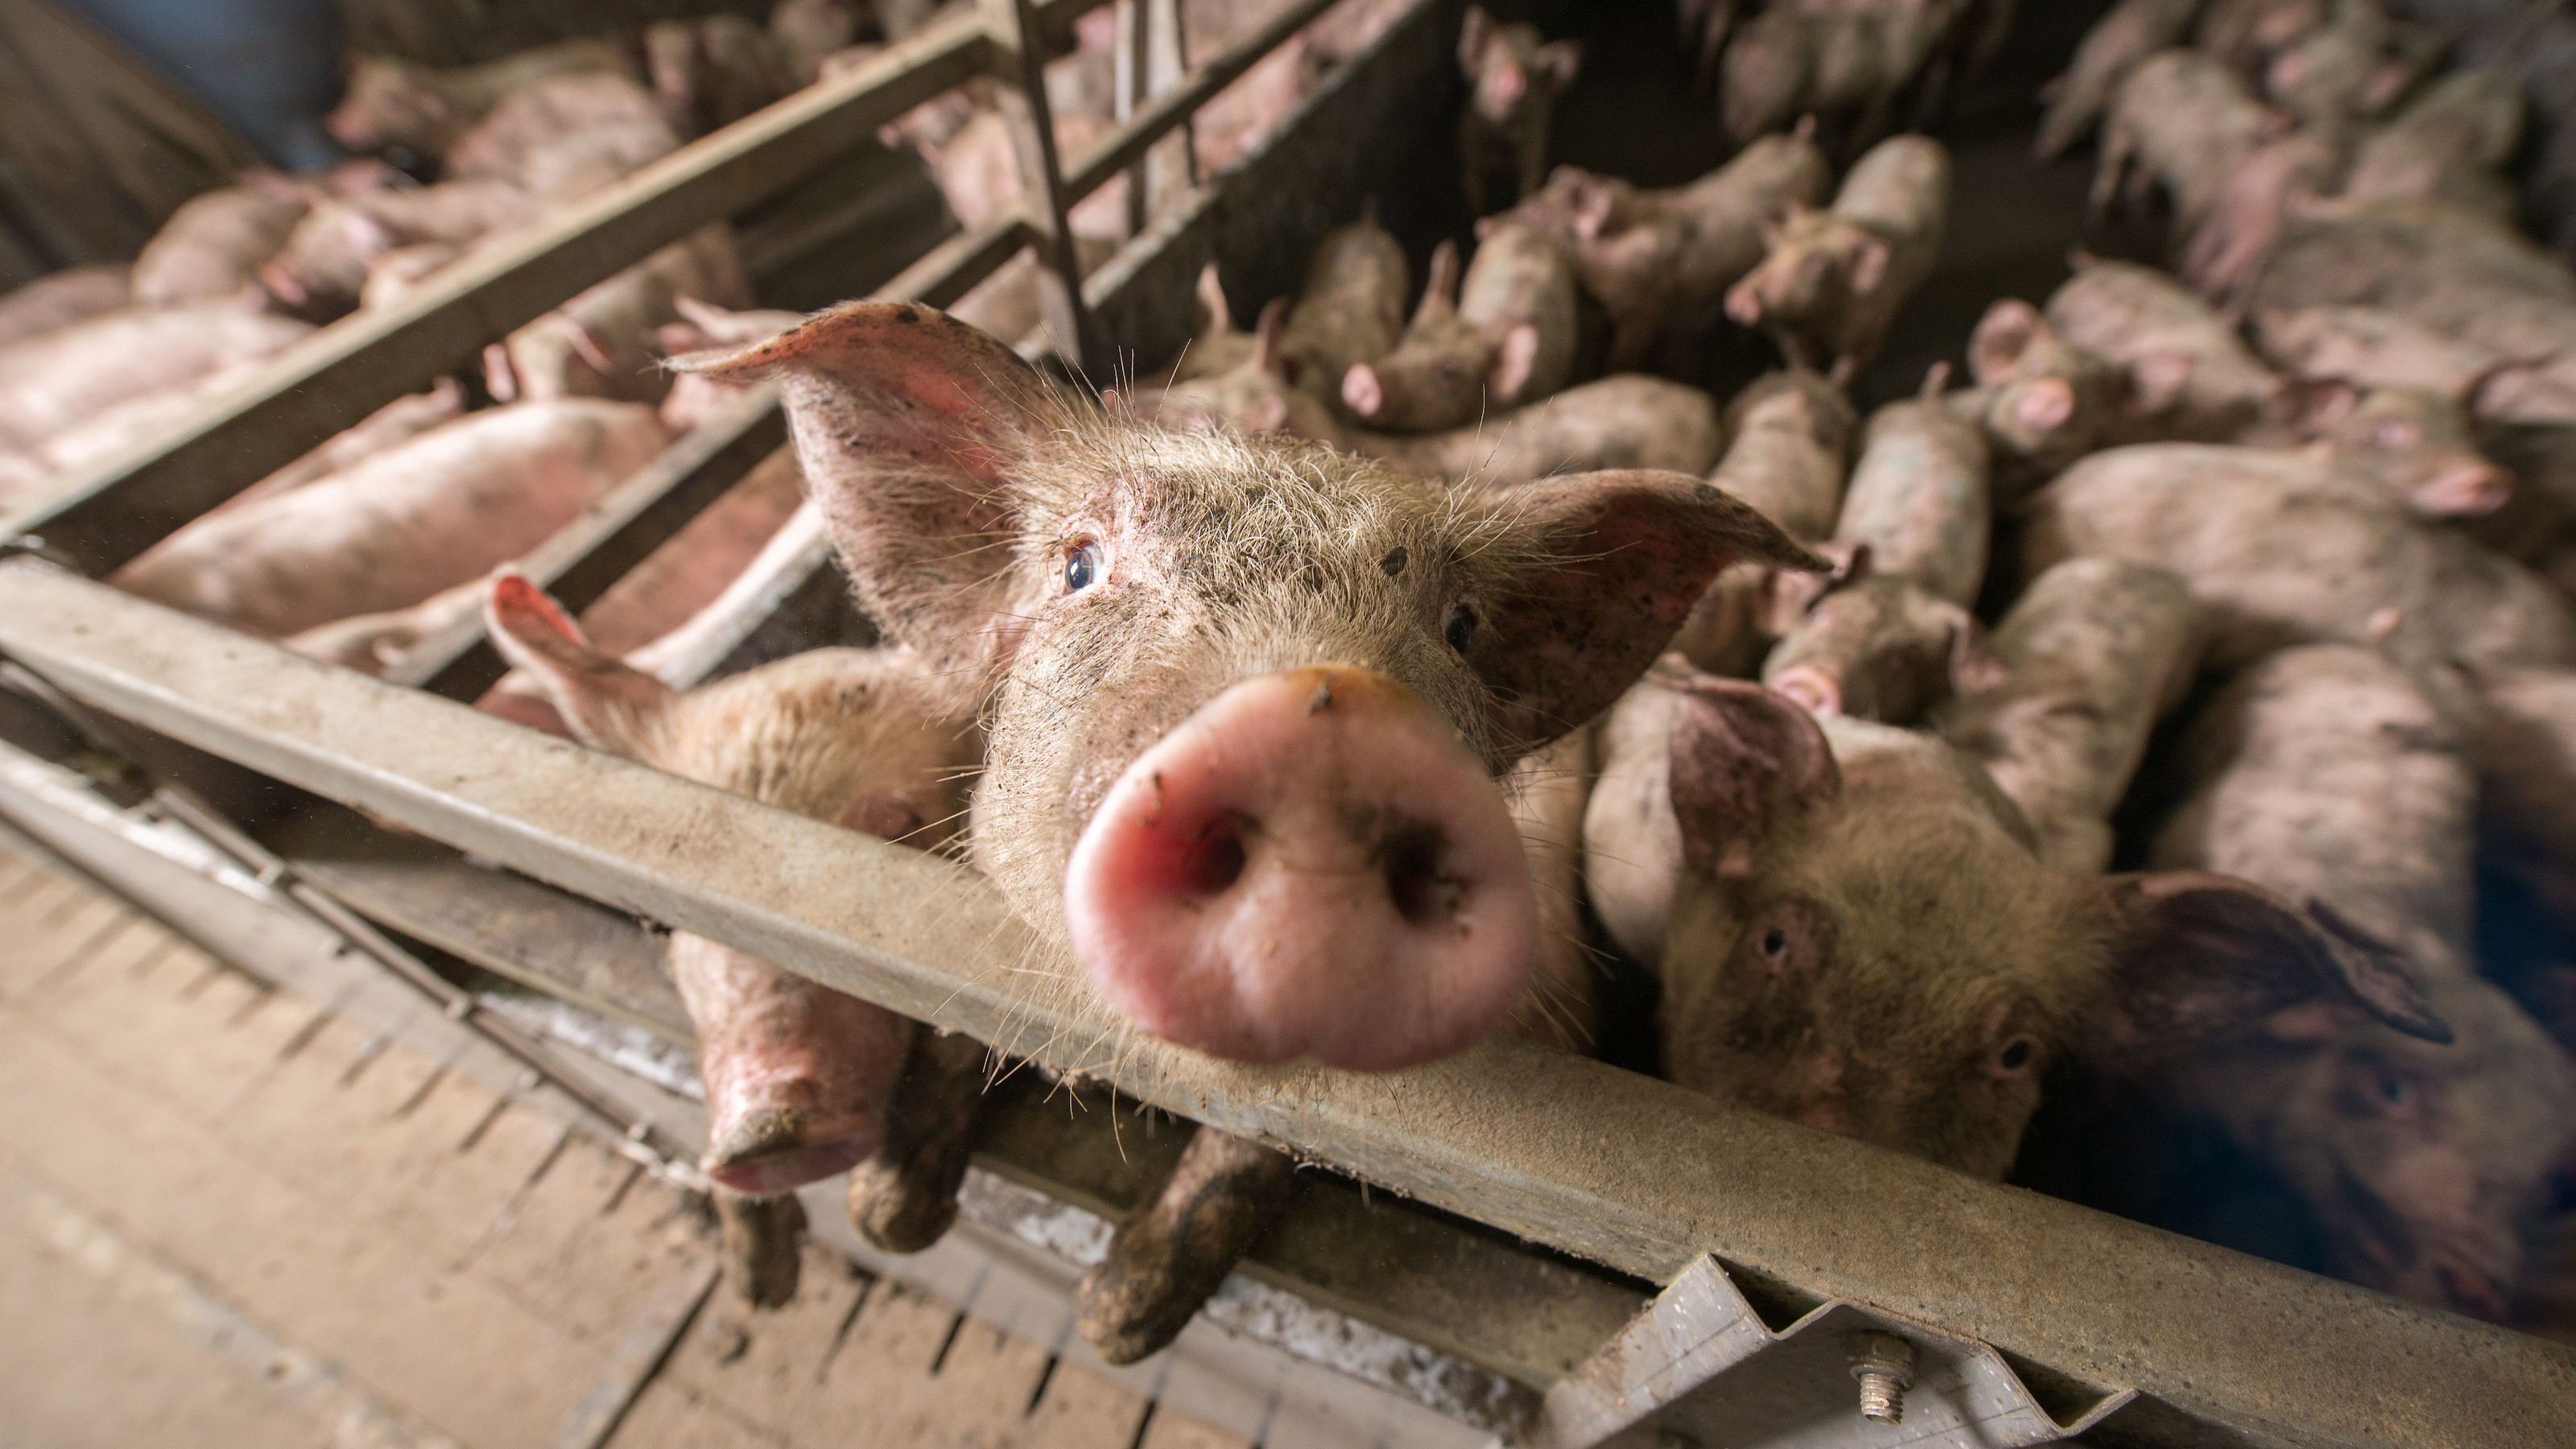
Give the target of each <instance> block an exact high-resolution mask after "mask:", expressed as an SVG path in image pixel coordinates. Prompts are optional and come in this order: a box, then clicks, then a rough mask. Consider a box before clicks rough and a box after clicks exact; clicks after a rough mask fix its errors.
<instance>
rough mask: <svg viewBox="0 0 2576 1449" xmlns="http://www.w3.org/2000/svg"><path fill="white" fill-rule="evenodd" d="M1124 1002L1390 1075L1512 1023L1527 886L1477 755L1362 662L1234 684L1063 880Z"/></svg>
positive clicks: (1108, 819)
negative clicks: (1508, 1021) (1507, 1019)
mask: <svg viewBox="0 0 2576 1449" xmlns="http://www.w3.org/2000/svg"><path fill="white" fill-rule="evenodd" d="M1064 915H1065V922H1066V926H1067V928H1068V932H1069V934H1070V936H1071V939H1072V944H1073V947H1074V951H1075V954H1076V955H1077V956H1078V957H1079V958H1080V960H1081V961H1082V964H1083V967H1084V969H1085V970H1086V971H1087V972H1088V973H1089V975H1090V977H1091V979H1092V980H1093V981H1094V982H1095V983H1096V984H1097V985H1098V986H1099V987H1100V989H1101V991H1102V993H1103V994H1104V995H1105V996H1106V997H1107V998H1108V999H1109V1001H1110V1003H1111V1004H1112V1005H1113V1006H1115V1007H1116V1008H1117V1009H1118V1010H1119V1011H1120V1012H1121V1013H1122V1014H1124V1015H1125V1016H1127V1017H1128V1018H1129V1019H1130V1020H1132V1021H1134V1022H1135V1023H1136V1024H1137V1025H1139V1026H1141V1027H1143V1028H1144V1029H1145V1030H1147V1031H1150V1032H1152V1033H1154V1034H1155V1035H1158V1036H1161V1037H1164V1038H1166V1039H1168V1040H1171V1041H1174V1042H1176V1043H1179V1044H1180V1045H1183V1046H1188V1047H1193V1048H1196V1049H1198V1050H1201V1051H1206V1052H1209V1053H1211V1054H1214V1055H1217V1056H1222V1057H1227V1058H1231V1059H1234V1060H1237V1061H1245V1062H1253V1063H1276V1062H1284V1061H1289V1060H1293V1059H1297V1058H1301V1057H1303V1058H1311V1059H1313V1060H1315V1061H1318V1062H1321V1063H1323V1064H1325V1065H1327V1066H1336V1067H1345V1068H1351V1069H1356V1070H1364V1071H1387V1070H1394V1069H1398V1068H1402V1067H1407V1066H1413V1065H1418V1064H1420V1063H1423V1062H1427V1061H1432V1060H1436V1059H1438V1058H1440V1057H1443V1056H1447V1055H1450V1054H1452V1053H1455V1052H1458V1051H1461V1050H1464V1049H1465V1048H1467V1047H1469V1046H1472V1045H1473V1044H1475V1043H1476V1042H1477V1041H1479V1040H1481V1039H1482V1038H1483V1037H1485V1036H1486V1035H1488V1034H1490V1033H1491V1032H1492V1031H1493V1030H1494V1029H1495V1028H1496V1027H1498V1026H1500V1025H1501V1024H1502V1022H1503V1020H1504V1019H1505V1017H1506V1016H1507V1015H1508V1014H1509V1013H1510V1011H1511V1010H1512V1008H1513V1007H1514V1006H1515V1005H1516V1004H1517V1002H1518V1001H1519V999H1520V997H1521V994H1522V991H1523V989H1524V988H1525V987H1526V985H1527V983H1528V979H1529V974H1530V971H1531V966H1532V962H1533V960H1534V951H1535V946H1536V940H1537V930H1538V925H1537V903H1536V896H1535V893H1534V892H1533V890H1532V888H1531V885H1530V881H1529V875H1528V869H1527V866H1526V865H1525V863H1524V861H1523V858H1522V854H1521V842H1520V836H1519V832H1518V830H1517V828H1516V827H1515V826H1514V825H1513V822H1512V819H1511V816H1510V814H1509V812H1508V811H1507V810H1506V809H1505V808H1504V806H1503V802H1502V798H1501V796H1500V794H1499V793H1498V791H1497V790H1496V788H1495V786H1494V784H1493V782H1492V780H1491V778H1490V777H1489V776H1488V775H1487V774H1486V772H1485V768H1484V765H1483V764H1482V762H1480V761H1479V760H1478V759H1477V758H1476V757H1475V756H1474V755H1473V754H1472V753H1470V752H1469V751H1468V749H1467V748H1466V746H1465V745H1464V744H1463V743H1462V742H1461V741H1460V740H1459V738H1458V736H1457V732H1456V731H1455V730H1454V729H1452V728H1451V727H1450V725H1449V724H1448V723H1447V721H1446V720H1444V719H1443V718H1442V717H1441V716H1440V715H1439V714H1438V713H1437V712H1436V711H1434V710H1432V709H1431V708H1430V707H1429V706H1427V705H1425V704H1424V703H1423V702H1422V701H1421V699H1420V698H1419V697H1417V696H1416V695H1414V694H1413V693H1412V692H1411V691H1410V690H1407V689H1405V688H1404V687H1403V686H1402V685H1400V684H1397V683H1396V682H1394V681H1393V680H1391V679H1388V678H1386V677H1385V676H1383V675H1379V674H1375V673H1372V672H1369V671H1365V670H1359V669H1349V668H1337V667H1329V666H1327V667H1317V668H1307V669H1298V670H1291V671H1287V672H1283V673H1278V674H1269V675H1262V676H1258V677H1255V678H1252V679H1248V680H1244V681H1242V682H1240V683H1237V684H1235V685H1233V686H1231V687H1229V688H1228V689H1226V690H1225V691H1224V692H1223V693H1221V694H1219V695H1218V696H1217V697H1216V698H1214V699H1212V700H1210V701H1209V702H1208V703H1207V704H1205V705H1203V706H1201V707H1200V708H1199V709H1198V710H1197V711H1195V712H1194V713H1192V714H1191V715H1190V716H1189V717H1188V718H1187V719H1185V720H1183V721H1182V722H1181V723H1180V724H1179V725H1178V726H1176V727H1175V728H1173V729H1172V730H1171V731H1170V732H1169V733H1167V734H1166V735H1164V736H1163V737H1162V738H1161V739H1160V740H1159V741H1157V742H1156V743H1155V744H1154V745H1153V746H1152V747H1151V748H1149V749H1147V750H1146V751H1145V752H1144V753H1143V754H1141V755H1139V756H1138V757H1137V758H1136V759H1135V760H1134V761H1132V762H1131V763H1130V764H1129V765H1128V766H1127V768H1126V769H1125V771H1124V772H1123V773H1122V774H1121V775H1120V776H1119V777H1118V779H1117V780H1116V782H1115V783H1114V784H1112V785H1111V786H1110V787H1109V789H1108V791H1107V792H1106V794H1105V795H1104V796H1103V798H1102V800H1101V803H1100V806H1099V808H1098V809H1097V810H1096V811H1094V812H1093V813H1092V816H1091V819H1090V821H1089V822H1088V823H1087V824H1086V826H1085V827H1084V829H1083V832H1082V835H1081V837H1080V839H1079V840H1078V841H1077V842H1076V843H1075V845H1074V848H1073V852H1072V855H1071V858H1070V860H1069V861H1068V864H1067V868H1066V872H1065V878H1064Z"/></svg>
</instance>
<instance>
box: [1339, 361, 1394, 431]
mask: <svg viewBox="0 0 2576 1449" xmlns="http://www.w3.org/2000/svg"><path fill="white" fill-rule="evenodd" d="M1342 401H1344V402H1346V403H1349V404H1350V405H1351V411H1352V412H1355V413H1358V414H1359V415H1360V416H1361V417H1364V418H1373V417H1376V416H1377V410H1378V409H1379V408H1382V407H1384V406H1386V389H1385V388H1383V387H1381V386H1380V385H1379V384H1378V380H1377V369H1376V368H1374V367H1371V366H1369V365H1368V364H1367V363H1365V362H1361V363H1355V364H1353V365H1352V367H1351V370H1350V371H1348V372H1346V373H1343V374H1342Z"/></svg>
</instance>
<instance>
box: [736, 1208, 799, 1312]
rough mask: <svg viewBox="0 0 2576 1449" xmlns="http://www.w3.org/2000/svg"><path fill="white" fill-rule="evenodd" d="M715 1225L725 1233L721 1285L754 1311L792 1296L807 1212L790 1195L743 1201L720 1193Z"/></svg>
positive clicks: (777, 1306) (785, 1301) (783, 1303)
mask: <svg viewBox="0 0 2576 1449" xmlns="http://www.w3.org/2000/svg"><path fill="white" fill-rule="evenodd" d="M714 1197H715V1209H716V1222H717V1223H718V1225H719V1226H720V1227H721V1228H722V1230H723V1233H724V1274H725V1280H726V1281H727V1282H729V1283H731V1284H732V1285H733V1290H734V1292H735V1293H736V1294H737V1295H738V1296H739V1297H740V1298H741V1299H742V1301H743V1302H745V1303H748V1304H750V1305H751V1306H752V1307H754V1308H779V1307H784V1306H785V1305H786V1304H787V1302H788V1301H789V1300H790V1299H792V1298H794V1297H795V1296H796V1274H797V1269H798V1268H799V1266H800V1265H801V1264H802V1263H803V1261H804V1239H805V1208H804V1205H803V1204H801V1203H799V1202H798V1201H797V1200H796V1197H795V1195H794V1194H793V1193H788V1194H783V1195H781V1196H778V1197H746V1196H744V1195H743V1194H741V1193H738V1192H728V1191H726V1190H724V1189H722V1188H718V1189H717V1190H716V1192H715V1194H714Z"/></svg>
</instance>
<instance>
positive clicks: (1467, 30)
mask: <svg viewBox="0 0 2576 1449" xmlns="http://www.w3.org/2000/svg"><path fill="white" fill-rule="evenodd" d="M1493 43H1494V17H1492V16H1490V15H1488V14H1486V13H1485V7H1484V6H1482V5H1470V6H1468V7H1467V18H1466V19H1465V20H1463V21H1461V22H1459V25H1458V64H1459V66H1460V67H1461V68H1463V69H1464V70H1465V71H1466V72H1467V73H1468V74H1469V75H1473V74H1475V73H1476V68H1477V67H1478V66H1479V65H1481V64H1483V63H1484V59H1485V47H1487V46H1489V45H1491V44H1493Z"/></svg>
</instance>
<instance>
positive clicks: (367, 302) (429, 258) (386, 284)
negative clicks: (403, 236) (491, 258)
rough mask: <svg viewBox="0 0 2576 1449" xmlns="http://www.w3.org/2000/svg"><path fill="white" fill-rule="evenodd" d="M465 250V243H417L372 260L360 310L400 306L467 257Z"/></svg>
mask: <svg viewBox="0 0 2576 1449" xmlns="http://www.w3.org/2000/svg"><path fill="white" fill-rule="evenodd" d="M465 251H466V248H465V245H464V244H463V243H461V242H448V241H427V242H413V243H412V244H411V245H409V246H401V247H396V248H394V249H393V250H392V251H389V252H386V253H384V254H383V255H381V256H377V257H374V258H372V259H370V260H369V261H368V263H367V280H366V281H365V282H364V283H363V284H361V285H360V286H359V288H358V309H359V310H360V311H368V310H380V309H382V308H386V307H392V306H397V305H399V304H400V303H401V302H402V300H403V299H404V298H406V297H409V296H410V295H411V294H413V293H414V292H417V291H419V290H420V289H421V287H422V286H423V285H424V284H426V283H427V282H428V281H429V279H430V278H432V277H434V276H437V275H438V273H439V272H440V271H441V270H442V269H444V268H445V267H446V266H447V265H448V264H449V263H450V262H453V261H455V260H456V259H458V258H459V257H462V256H464V255H465Z"/></svg>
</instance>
